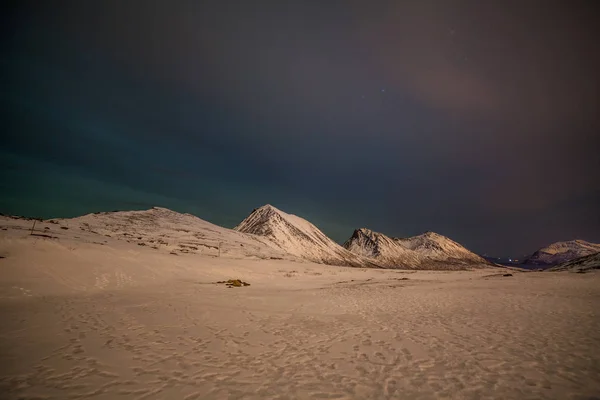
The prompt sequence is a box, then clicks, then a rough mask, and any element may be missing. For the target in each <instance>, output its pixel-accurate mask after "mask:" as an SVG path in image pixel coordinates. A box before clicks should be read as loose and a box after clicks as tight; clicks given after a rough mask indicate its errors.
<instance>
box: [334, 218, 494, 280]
mask: <svg viewBox="0 0 600 400" xmlns="http://www.w3.org/2000/svg"><path fill="white" fill-rule="evenodd" d="M344 247H345V248H346V249H348V250H349V251H351V252H353V253H354V254H360V255H362V256H365V257H370V258H372V259H374V260H376V261H377V263H379V264H382V265H384V266H386V267H389V268H409V269H442V270H455V269H466V268H472V267H483V266H490V265H491V264H490V263H489V262H488V261H486V260H484V259H483V258H481V257H480V256H478V255H476V254H474V253H472V252H470V251H469V250H467V249H465V248H464V247H463V246H461V245H460V244H458V243H456V242H454V241H453V240H450V239H448V238H447V237H445V236H442V235H438V234H437V233H434V232H426V233H424V234H422V235H418V236H414V237H410V238H392V237H389V236H386V235H384V234H382V233H378V232H373V231H372V230H370V229H366V228H361V229H357V230H355V231H354V233H353V234H352V237H351V238H350V239H348V240H347V241H346V243H344Z"/></svg>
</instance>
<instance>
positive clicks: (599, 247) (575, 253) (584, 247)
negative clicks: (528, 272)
mask: <svg viewBox="0 0 600 400" xmlns="http://www.w3.org/2000/svg"><path fill="white" fill-rule="evenodd" d="M598 252H600V244H596V243H590V242H586V241H585V240H569V241H566V242H556V243H552V244H551V245H549V246H546V247H543V248H541V249H539V250H538V251H536V252H535V253H533V254H532V255H531V256H530V257H528V258H527V259H526V260H525V262H524V264H526V265H536V266H540V267H542V268H543V267H550V266H553V265H558V264H562V263H566V262H568V261H571V260H574V259H576V258H579V257H584V256H588V255H590V254H595V253H598Z"/></svg>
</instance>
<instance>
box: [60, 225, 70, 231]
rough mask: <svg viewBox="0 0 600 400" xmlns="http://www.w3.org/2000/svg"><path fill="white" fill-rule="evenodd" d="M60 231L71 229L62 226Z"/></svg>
mask: <svg viewBox="0 0 600 400" xmlns="http://www.w3.org/2000/svg"><path fill="white" fill-rule="evenodd" d="M60 229H65V230H67V229H69V228H68V227H66V226H61V227H60Z"/></svg>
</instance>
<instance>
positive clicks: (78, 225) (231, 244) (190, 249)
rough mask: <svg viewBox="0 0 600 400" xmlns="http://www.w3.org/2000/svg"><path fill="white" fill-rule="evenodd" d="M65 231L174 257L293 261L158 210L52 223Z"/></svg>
mask: <svg viewBox="0 0 600 400" xmlns="http://www.w3.org/2000/svg"><path fill="white" fill-rule="evenodd" d="M48 222H51V223H55V224H57V225H58V226H60V227H62V229H77V230H78V231H79V232H81V234H90V233H91V234H98V235H102V236H108V237H111V238H113V239H120V240H125V241H128V242H130V243H136V244H138V245H139V246H148V247H151V248H154V249H156V250H162V251H168V252H170V253H171V254H183V253H193V254H205V255H210V256H221V257H230V258H261V259H268V258H290V257H288V256H287V255H286V254H285V252H283V251H281V250H279V249H277V248H276V247H275V246H273V245H272V244H271V243H270V242H269V241H267V240H264V239H263V238H260V237H257V236H254V235H247V234H244V233H241V232H237V231H235V230H232V229H227V228H223V227H220V226H217V225H214V224H211V223H210V222H207V221H204V220H202V219H200V218H198V217H196V216H193V215H191V214H180V213H178V212H175V211H172V210H169V209H166V208H161V207H154V208H151V209H149V210H143V211H115V212H100V213H94V214H88V215H84V216H81V217H76V218H70V219H52V220H49V221H48Z"/></svg>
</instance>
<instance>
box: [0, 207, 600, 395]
mask: <svg viewBox="0 0 600 400" xmlns="http://www.w3.org/2000/svg"><path fill="white" fill-rule="evenodd" d="M85 221H87V222H85ZM152 221H154V222H152ZM163 222H164V223H167V224H172V226H171V227H169V228H165V227H164V226H162V225H161V224H162V223H163ZM32 223H33V221H31V220H26V219H13V218H7V217H2V216H0V269H1V271H2V273H0V320H1V321H2V323H1V324H0V338H1V339H0V350H1V351H0V393H1V395H0V398H2V399H6V400H17V399H30V400H32V399H94V400H95V399H98V400H106V399H138V400H141V399H146V400H153V399H186V400H199V399H201V400H221V399H244V400H246V399H248V400H262V399H298V400H305V399H306V400H308V399H347V400H353V399H360V400H362V399H442V398H444V399H465V400H471V399H472V400H479V399H490V398H493V399H592V398H597V397H598V393H600V380H599V379H598V376H600V352H598V344H599V343H600V319H599V318H598V310H599V309H600V271H598V272H590V273H586V274H570V273H562V272H557V273H554V274H552V273H536V272H518V271H511V272H512V275H511V276H508V277H505V276H504V274H498V269H497V268H490V269H477V270H471V271H453V272H447V271H401V270H393V269H376V268H344V267H335V266H330V265H323V264H315V263H309V262H302V263H298V262H295V261H288V260H273V259H263V258H259V257H257V256H255V255H254V254H259V255H266V254H268V253H267V252H271V251H274V250H271V247H270V245H268V244H262V245H261V244H260V243H261V242H257V240H258V239H261V240H265V239H264V238H254V236H250V235H245V234H242V233H240V232H232V231H231V230H225V229H224V228H219V229H217V228H218V227H215V226H214V225H212V224H208V223H205V222H204V221H198V220H197V219H195V218H194V217H189V216H178V215H172V214H170V212H168V211H165V210H160V209H158V210H149V211H146V212H144V211H142V212H135V213H110V214H106V215H96V216H93V215H91V216H85V217H82V219H74V220H56V221H53V222H50V221H41V222H37V223H36V227H35V230H34V235H31V234H30V233H31V227H32ZM105 223H108V224H109V225H108V226H104V224H105ZM85 224H87V225H85ZM180 224H181V225H180ZM182 226H183V228H182V229H185V230H189V232H183V231H177V230H176V229H179V228H181V227H182ZM178 227H179V228H178ZM63 228H66V229H63ZM221 229H222V230H221ZM100 232H103V233H100ZM198 232H199V233H203V234H206V235H207V237H202V238H200V239H198V238H196V237H195V236H194V233H198ZM105 235H110V237H107V236H105ZM162 235H166V236H162ZM212 235H215V236H214V237H218V238H221V239H230V240H227V241H226V244H227V246H232V245H233V244H235V243H238V246H237V247H240V246H239V243H259V244H257V245H256V246H257V249H260V252H259V253H255V250H252V251H251V252H249V254H248V257H242V254H241V253H239V251H240V250H242V249H244V250H243V251H247V250H245V248H246V247H247V246H246V245H244V246H243V248H242V247H240V249H235V250H236V251H235V252H233V250H234V247H227V249H230V250H231V253H229V252H227V253H226V254H225V256H222V257H218V258H217V257H215V256H214V255H215V253H214V249H212V248H209V249H206V250H202V251H200V250H198V251H195V252H190V253H185V252H181V251H179V250H176V252H177V254H179V255H178V256H174V255H171V254H170V253H169V251H170V250H171V249H178V248H180V247H179V246H178V243H182V242H181V241H188V240H190V241H194V242H195V243H196V242H198V243H207V244H208V243H212V242H210V241H208V240H209V237H213V236H212ZM139 237H141V238H142V239H138V238H139ZM158 239H160V240H161V241H164V242H169V243H168V244H167V245H165V244H162V243H160V244H159V245H158V246H157V248H156V249H155V248H153V247H152V246H154V244H156V243H150V240H158ZM140 243H146V245H144V246H140V245H139V244H140ZM224 246H225V244H224ZM234 255H235V257H238V256H239V257H240V258H234V257H233V256H234ZM228 279H241V280H244V281H246V282H249V283H250V284H251V285H250V286H248V287H243V288H227V287H225V286H224V285H222V284H218V283H217V282H219V281H223V280H228Z"/></svg>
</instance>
